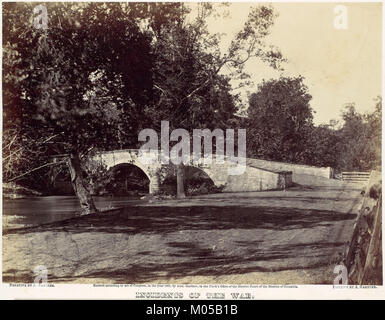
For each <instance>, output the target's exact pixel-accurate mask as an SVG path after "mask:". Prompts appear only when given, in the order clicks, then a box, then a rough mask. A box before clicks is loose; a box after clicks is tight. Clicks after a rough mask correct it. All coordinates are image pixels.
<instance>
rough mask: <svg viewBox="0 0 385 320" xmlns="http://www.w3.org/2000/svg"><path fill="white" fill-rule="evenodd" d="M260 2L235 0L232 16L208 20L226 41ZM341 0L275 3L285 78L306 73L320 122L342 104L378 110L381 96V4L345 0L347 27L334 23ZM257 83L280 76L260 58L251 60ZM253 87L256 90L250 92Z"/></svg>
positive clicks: (274, 36) (275, 37) (275, 32)
mask: <svg viewBox="0 0 385 320" xmlns="http://www.w3.org/2000/svg"><path fill="white" fill-rule="evenodd" d="M253 5H256V4H255V3H232V4H231V5H230V7H228V8H226V10H228V11H229V13H230V15H229V17H228V18H226V19H223V18H220V19H217V20H215V21H210V22H209V27H210V31H212V32H221V33H226V36H224V38H223V39H224V43H225V44H226V42H228V40H230V39H231V38H232V35H234V33H235V32H237V31H238V30H240V29H241V28H242V26H243V24H244V22H245V21H246V19H247V15H248V12H249V8H250V6H253ZM336 5H338V3H273V4H272V6H273V7H274V8H275V9H276V11H277V12H278V13H279V17H278V18H277V19H276V20H275V24H274V26H273V28H272V30H271V31H272V32H271V34H270V35H269V38H268V40H269V41H267V42H268V43H270V44H273V45H275V46H277V47H278V48H280V50H281V51H282V53H283V55H284V57H285V58H286V59H288V62H287V63H285V64H284V65H283V67H284V68H285V71H284V72H283V75H285V76H297V75H302V76H304V77H305V84H306V85H307V86H308V88H309V93H310V94H311V95H312V96H313V99H312V101H311V106H312V108H313V109H314V110H315V111H316V113H315V114H314V122H315V123H316V124H320V123H328V122H329V120H331V119H339V118H340V114H341V109H342V106H343V105H344V104H345V103H349V102H355V103H356V107H357V110H358V111H359V112H366V111H372V110H374V101H373V99H374V98H375V97H377V96H378V95H380V94H381V91H382V87H381V74H382V65H381V59H382V52H381V50H382V43H381V40H382V33H381V32H382V7H381V3H342V5H344V6H346V8H347V17H348V25H347V29H346V30H338V29H336V28H335V27H334V19H335V17H336V14H335V13H334V8H335V6H336ZM246 70H247V71H248V72H249V73H251V74H252V79H253V81H254V83H255V84H258V83H260V82H261V80H262V79H271V78H277V77H279V72H277V71H274V70H272V69H271V68H270V67H268V66H267V65H265V64H263V63H261V62H258V61H256V60H253V61H250V62H248V63H247V66H246ZM250 91H251V92H252V91H253V88H251V90H250Z"/></svg>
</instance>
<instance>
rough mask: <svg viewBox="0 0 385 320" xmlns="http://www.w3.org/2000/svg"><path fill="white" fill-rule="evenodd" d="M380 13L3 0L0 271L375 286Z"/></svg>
mask: <svg viewBox="0 0 385 320" xmlns="http://www.w3.org/2000/svg"><path fill="white" fill-rule="evenodd" d="M382 14H383V4H382V3H381V2H342V3H336V2H322V3H313V2H308V3H304V2H298V3H297V2H296V3H294V2H271V3H268V2H257V1H255V2H242V3H241V2H176V1H175V2H99V1H98V2H8V1H7V2H2V13H1V21H2V59H1V60H2V81H1V84H2V98H1V99H2V100H1V106H2V206H1V208H2V209H1V210H2V219H1V223H2V228H1V230H2V237H1V238H2V248H1V252H2V253H1V255H2V259H1V272H2V284H3V285H5V284H13V285H14V286H17V284H34V285H47V284H48V285H49V284H53V285H54V284H88V285H115V284H116V285H118V284H137V285H139V286H140V285H147V284H159V285H171V286H172V285H199V284H201V285H202V284H213V285H218V286H219V285H221V284H222V285H241V284H248V285H266V286H271V288H274V287H275V286H279V285H286V286H287V287H290V286H291V285H317V286H322V287H326V286H332V287H333V286H338V285H341V286H343V285H346V286H348V285H358V286H360V285H361V286H381V287H382V285H383V260H382V259H383V258H382V200H381V199H382V165H381V163H382V157H381V153H382V149H381V145H382V90H383V83H382V79H383V65H382V63H383V52H382V50H383V20H382V19H383V17H382ZM174 287H175V286H174ZM223 297H224V296H223ZM242 297H244V298H248V296H242ZM250 297H252V296H250ZM136 298H139V299H140V298H148V296H146V295H145V294H143V296H141V295H140V294H138V293H137V295H136ZM172 298H178V296H177V295H174V296H172ZM183 298H188V296H187V297H186V295H185V296H184V297H183ZM190 298H191V296H190ZM226 298H237V296H227V295H226ZM154 308H155V307H154Z"/></svg>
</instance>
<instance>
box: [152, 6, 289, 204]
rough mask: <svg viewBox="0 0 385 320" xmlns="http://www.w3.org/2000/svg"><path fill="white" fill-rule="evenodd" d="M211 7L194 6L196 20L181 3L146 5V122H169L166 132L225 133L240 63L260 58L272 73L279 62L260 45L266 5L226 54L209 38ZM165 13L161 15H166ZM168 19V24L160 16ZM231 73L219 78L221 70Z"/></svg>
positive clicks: (269, 12) (266, 25)
mask: <svg viewBox="0 0 385 320" xmlns="http://www.w3.org/2000/svg"><path fill="white" fill-rule="evenodd" d="M215 9H216V7H215V5H214V4H211V3H200V4H198V5H197V10H196V18H195V20H193V21H190V20H189V19H187V15H188V13H189V12H190V10H189V8H188V7H187V6H186V5H184V4H181V3H179V4H170V5H168V6H164V5H163V4H162V5H159V4H148V12H149V16H150V18H149V21H150V22H149V24H148V30H149V31H150V32H152V34H153V39H154V44H153V47H154V49H153V50H154V54H155V67H154V88H155V89H156V99H155V103H154V104H153V105H152V106H151V107H150V108H149V109H148V114H149V117H150V119H151V120H152V121H151V122H153V123H154V122H156V123H158V124H160V120H169V121H170V126H171V128H170V129H171V130H172V129H173V128H184V129H186V130H188V131H189V132H192V130H193V129H194V128H209V129H214V128H224V127H226V126H227V124H228V121H229V120H230V119H231V118H233V115H234V113H235V112H236V110H237V108H236V104H237V101H238V99H239V97H238V96H237V95H234V94H232V92H231V85H230V79H232V80H235V79H238V80H239V81H243V84H245V81H244V80H247V79H248V75H247V74H246V73H245V72H244V66H245V63H246V62H247V61H248V60H249V59H251V58H259V59H261V60H263V61H265V62H267V63H269V64H270V65H271V66H272V67H273V68H279V63H280V62H281V61H283V60H284V59H283V58H282V55H281V53H280V52H279V51H278V50H277V49H275V48H273V47H271V46H268V45H267V44H266V43H265V41H264V40H265V38H266V36H267V35H268V34H269V31H270V28H271V26H272V25H273V22H274V18H275V17H276V14H275V12H274V11H273V9H272V8H271V7H269V6H256V7H255V8H254V9H252V11H251V12H250V14H249V18H248V20H247V21H246V22H245V25H244V27H243V29H242V30H241V31H239V32H238V33H237V34H236V36H235V38H234V39H233V41H232V42H231V44H230V46H229V48H228V50H227V51H226V52H225V53H223V52H222V51H221V49H220V41H221V37H220V35H218V34H214V35H212V34H210V33H209V32H208V29H207V24H206V21H207V19H208V18H209V17H210V16H211V15H213V14H214V12H215ZM165 12H166V13H165ZM162 16H167V17H169V20H165V19H164V20H162V19H160V17H162ZM225 67H226V68H227V69H228V70H230V71H231V73H230V75H227V76H225V75H223V74H222V73H221V72H222V71H223V69H224V68H225ZM178 177H179V178H178V196H179V197H184V187H183V165H181V166H179V167H178Z"/></svg>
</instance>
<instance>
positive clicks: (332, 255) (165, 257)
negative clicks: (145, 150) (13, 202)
mask: <svg viewBox="0 0 385 320" xmlns="http://www.w3.org/2000/svg"><path fill="white" fill-rule="evenodd" d="M359 191H360V190H358V189H353V188H350V187H346V186H345V187H344V186H342V185H341V186H339V185H338V186H337V185H335V186H319V187H296V188H293V189H289V190H287V191H270V192H256V193H253V192H251V193H237V194H215V195H207V196H199V197H192V198H189V199H186V200H164V201H159V202H157V203H146V204H141V205H136V206H132V207H129V208H125V209H123V210H121V211H118V212H115V213H111V212H110V213H103V214H97V215H90V216H83V217H77V218H73V219H68V220H65V221H59V222H54V223H50V224H46V225H42V226H38V227H31V228H22V229H18V230H11V231H8V232H5V234H4V235H3V281H4V282H31V281H33V277H34V274H33V270H34V268H35V267H36V266H38V265H43V266H45V267H46V268H47V270H48V280H49V281H51V282H57V283H270V284H274V283H280V284H301V283H307V284H311V283H325V284H326V283H327V284H329V283H332V281H333V279H334V277H335V275H334V273H333V270H334V266H335V265H336V264H338V263H339V262H340V260H341V259H342V253H343V252H344V250H345V248H346V243H347V241H349V239H350V236H351V231H352V227H353V222H354V219H355V217H356V213H357V210H358V207H359V204H360V200H361V196H360V194H359Z"/></svg>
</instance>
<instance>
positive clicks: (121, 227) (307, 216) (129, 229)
mask: <svg viewBox="0 0 385 320" xmlns="http://www.w3.org/2000/svg"><path fill="white" fill-rule="evenodd" d="M355 217H356V215H355V214H352V213H337V212H334V211H327V210H314V209H296V208H285V207H275V208H269V207H252V208H248V207H235V206H233V207H207V206H193V207H165V206H161V207H149V206H147V207H129V208H123V209H122V210H121V211H120V212H118V213H100V214H94V215H88V216H83V217H77V218H72V219H67V220H64V221H58V222H54V223H50V224H44V225H40V226H36V227H30V228H22V229H13V230H4V231H3V234H4V235H5V234H24V233H34V232H45V231H66V232H71V233H83V232H105V233H128V234H138V233H156V234H166V233H170V232H175V231H178V230H226V229H233V228H235V229H271V230H277V231H279V230H290V229H304V228H306V229H307V228H314V227H317V226H320V225H323V226H327V225H329V224H330V223H334V222H336V221H344V220H353V219H355Z"/></svg>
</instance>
